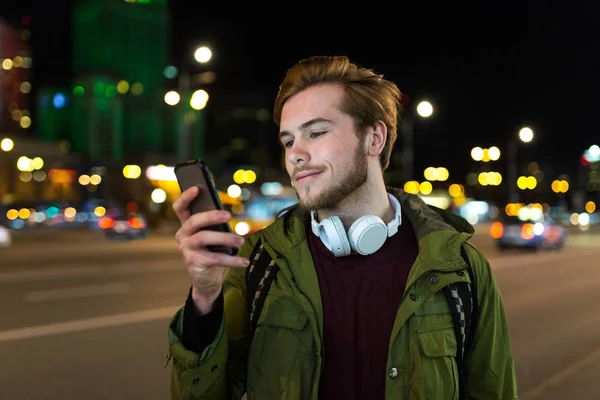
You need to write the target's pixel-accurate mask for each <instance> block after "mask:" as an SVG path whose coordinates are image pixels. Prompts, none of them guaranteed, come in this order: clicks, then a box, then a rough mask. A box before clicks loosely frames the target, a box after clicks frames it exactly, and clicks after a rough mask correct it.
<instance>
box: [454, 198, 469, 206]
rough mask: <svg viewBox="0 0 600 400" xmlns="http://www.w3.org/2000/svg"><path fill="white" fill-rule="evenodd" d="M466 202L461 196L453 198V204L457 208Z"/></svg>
mask: <svg viewBox="0 0 600 400" xmlns="http://www.w3.org/2000/svg"><path fill="white" fill-rule="evenodd" d="M466 202H467V198H466V197H465V196H463V195H461V196H458V197H455V198H454V204H455V205H456V206H457V207H460V206H462V205H463V204H465V203H466Z"/></svg>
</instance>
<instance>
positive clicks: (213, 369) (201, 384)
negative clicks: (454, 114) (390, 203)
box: [167, 188, 517, 400]
mask: <svg viewBox="0 0 600 400" xmlns="http://www.w3.org/2000/svg"><path fill="white" fill-rule="evenodd" d="M388 190H389V191H390V192H391V193H392V194H394V195H396V197H397V198H398V200H400V203H401V205H402V209H403V211H404V213H405V214H406V216H408V218H409V219H410V221H411V223H412V225H413V227H414V229H415V234H416V236H417V239H418V243H419V254H418V256H417V258H416V260H415V262H414V264H413V266H412V268H411V270H410V273H409V277H408V280H407V283H406V290H405V293H404V295H403V297H402V301H401V303H400V306H399V307H398V312H397V314H396V320H395V323H394V327H393V331H392V335H391V340H390V344H389V355H388V361H387V371H391V370H392V368H395V370H394V372H396V371H397V373H388V376H387V377H386V389H385V393H386V396H385V398H386V399H389V400H391V399H394V400H399V399H407V400H408V399H411V400H412V399H428V400H445V399H458V371H457V365H456V361H455V356H456V352H457V341H456V337H455V334H454V328H453V327H454V325H453V322H452V317H451V314H450V309H449V307H448V303H447V301H446V298H445V297H444V294H443V291H442V290H441V289H442V288H443V287H444V286H446V285H448V284H450V283H454V282H459V281H465V280H469V277H468V274H465V273H464V269H465V268H466V265H465V262H464V260H463V258H462V257H461V252H460V249H461V246H462V245H463V244H465V249H466V253H467V255H468V257H469V260H470V262H471V266H472V269H473V274H474V276H475V279H476V288H477V297H476V298H477V299H478V310H479V319H478V321H479V322H478V323H477V326H476V330H475V331H474V332H473V334H472V336H471V340H472V341H471V344H470V347H469V349H468V351H467V353H466V354H465V359H464V363H465V368H466V380H465V387H466V398H467V399H481V400H493V399H502V400H505V399H516V398H517V388H516V379H515V371H514V365H513V359H512V355H511V347H510V339H509V331H508V326H507V321H506V315H505V313H504V306H503V303H502V298H501V295H500V291H499V290H498V286H497V285H496V282H495V280H494V277H493V275H492V271H491V269H490V266H489V264H488V262H487V260H486V259H485V257H484V256H483V255H482V254H481V253H480V252H479V251H478V250H477V249H476V248H475V247H473V246H472V245H470V244H469V243H467V242H466V241H467V240H468V239H469V238H470V237H471V236H472V233H473V228H472V227H471V226H470V225H469V224H468V223H467V222H466V221H465V220H464V219H462V218H460V217H458V216H455V215H453V214H451V213H448V212H445V211H442V210H439V209H434V208H430V207H428V206H427V205H426V204H425V203H424V202H423V201H422V200H421V199H420V198H419V197H417V196H414V195H408V194H405V193H404V192H402V191H400V190H396V189H393V188H388ZM307 221H308V218H307V215H306V214H305V213H303V212H302V211H300V210H299V209H298V208H295V209H293V210H292V211H290V212H288V213H287V214H285V215H284V216H282V217H280V218H278V219H276V220H275V221H274V222H273V223H272V224H271V225H270V226H268V227H267V228H265V229H263V230H262V231H260V232H257V233H255V234H253V235H252V236H250V238H249V239H248V240H247V241H246V244H245V245H244V246H243V247H242V248H241V249H240V252H239V254H240V255H241V256H245V257H249V255H250V252H251V251H252V248H253V247H254V245H255V244H256V243H257V240H258V238H259V236H260V237H261V238H262V241H263V244H264V247H265V250H266V251H268V252H269V253H270V255H271V257H272V258H273V260H275V261H276V263H277V265H278V266H279V268H280V271H279V273H278V275H277V276H276V278H275V280H274V281H273V283H272V285H271V289H270V291H269V293H268V295H267V298H266V300H265V304H264V308H263V311H262V314H261V316H260V319H259V325H258V328H257V330H256V332H255V336H254V339H253V340H252V342H251V343H249V340H248V330H249V316H248V311H247V306H246V304H247V303H246V285H245V270H244V269H238V268H232V269H229V270H228V271H227V272H226V278H225V284H224V286H223V287H224V289H223V291H224V299H225V317H224V318H223V324H222V326H221V328H220V330H219V333H218V334H217V337H216V338H215V340H214V342H213V343H212V344H211V345H210V346H209V347H207V348H206V349H205V351H204V352H203V353H202V354H197V353H193V352H191V351H189V350H187V349H185V348H184V347H183V345H182V344H181V342H180V338H181V337H182V332H183V308H182V309H180V310H179V311H178V312H177V314H176V315H175V317H174V318H173V321H172V322H171V324H170V327H169V341H170V348H169V355H168V357H169V359H172V360H173V367H172V375H171V398H172V399H174V400H175V399H178V400H179V399H185V400H188V399H206V400H221V399H222V400H225V399H228V400H229V399H235V400H237V399H240V398H242V396H243V394H244V392H245V389H244V388H245V386H246V383H247V395H248V399H249V400H253V399H260V400H263V399H277V400H281V399H285V400H296V399H298V400H299V399H317V397H318V387H319V378H320V375H321V371H322V367H323V364H324V363H325V362H333V363H335V362H336V360H324V358H323V354H324V352H323V346H325V345H326V343H323V339H322V338H323V331H322V329H323V308H322V304H321V297H320V293H319V282H318V279H317V274H316V272H315V268H314V265H313V261H312V256H311V253H310V249H309V246H308V243H307V237H306V232H307V229H306V223H307ZM434 275H435V276H437V277H438V278H439V279H430V278H431V277H432V276H434ZM433 282H435V283H433ZM167 362H168V361H167Z"/></svg>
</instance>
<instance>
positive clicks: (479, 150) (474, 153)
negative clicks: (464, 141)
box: [471, 147, 483, 161]
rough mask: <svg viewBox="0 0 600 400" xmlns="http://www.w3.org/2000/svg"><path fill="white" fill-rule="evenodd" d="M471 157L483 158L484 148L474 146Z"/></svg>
mask: <svg viewBox="0 0 600 400" xmlns="http://www.w3.org/2000/svg"><path fill="white" fill-rule="evenodd" d="M471 158H472V159H473V160H475V161H481V160H483V149H482V148H481V147H474V148H473V150H471Z"/></svg>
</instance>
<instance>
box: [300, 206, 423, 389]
mask: <svg viewBox="0 0 600 400" xmlns="http://www.w3.org/2000/svg"><path fill="white" fill-rule="evenodd" d="M307 234H308V238H309V239H308V242H309V246H310V249H311V252H312V255H313V259H314V263H315V268H316V271H317V275H318V278H319V285H320V289H321V297H322V302H323V313H324V315H323V320H324V324H323V325H324V326H323V336H324V337H323V342H324V347H325V364H324V370H323V373H322V375H321V382H320V387H319V399H324V400H330V399H344V400H371V399H376V400H382V399H384V397H385V380H386V377H387V371H386V363H387V357H388V348H389V343H390V335H391V333H392V327H393V326H394V320H395V318H396V312H397V311H398V307H399V305H400V300H401V298H402V295H403V294H404V288H405V286H406V280H407V279H408V273H409V271H410V268H411V266H412V264H413V262H414V261H415V259H416V257H417V253H418V244H417V239H416V236H415V233H414V230H413V228H412V225H411V223H410V221H409V219H408V218H407V217H406V216H405V215H403V218H402V225H401V226H400V227H399V229H398V233H397V234H396V235H394V236H392V237H391V238H388V239H387V241H386V242H385V244H384V245H383V247H382V248H381V249H379V251H377V252H376V253H375V254H371V255H369V256H361V255H359V254H351V255H349V256H347V257H335V256H334V255H333V254H332V253H331V252H330V251H329V250H327V248H326V247H325V245H323V243H322V242H321V240H320V239H319V238H317V237H316V236H315V235H314V234H313V233H312V231H310V229H309V230H308V232H307Z"/></svg>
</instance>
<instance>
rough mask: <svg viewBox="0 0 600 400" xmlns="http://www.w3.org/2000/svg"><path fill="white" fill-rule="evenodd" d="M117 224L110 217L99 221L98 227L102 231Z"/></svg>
mask: <svg viewBox="0 0 600 400" xmlns="http://www.w3.org/2000/svg"><path fill="white" fill-rule="evenodd" d="M114 224H115V220H114V219H112V218H110V217H102V218H100V219H99V220H98V227H100V228H101V229H110V228H112V227H113V225H114Z"/></svg>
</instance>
